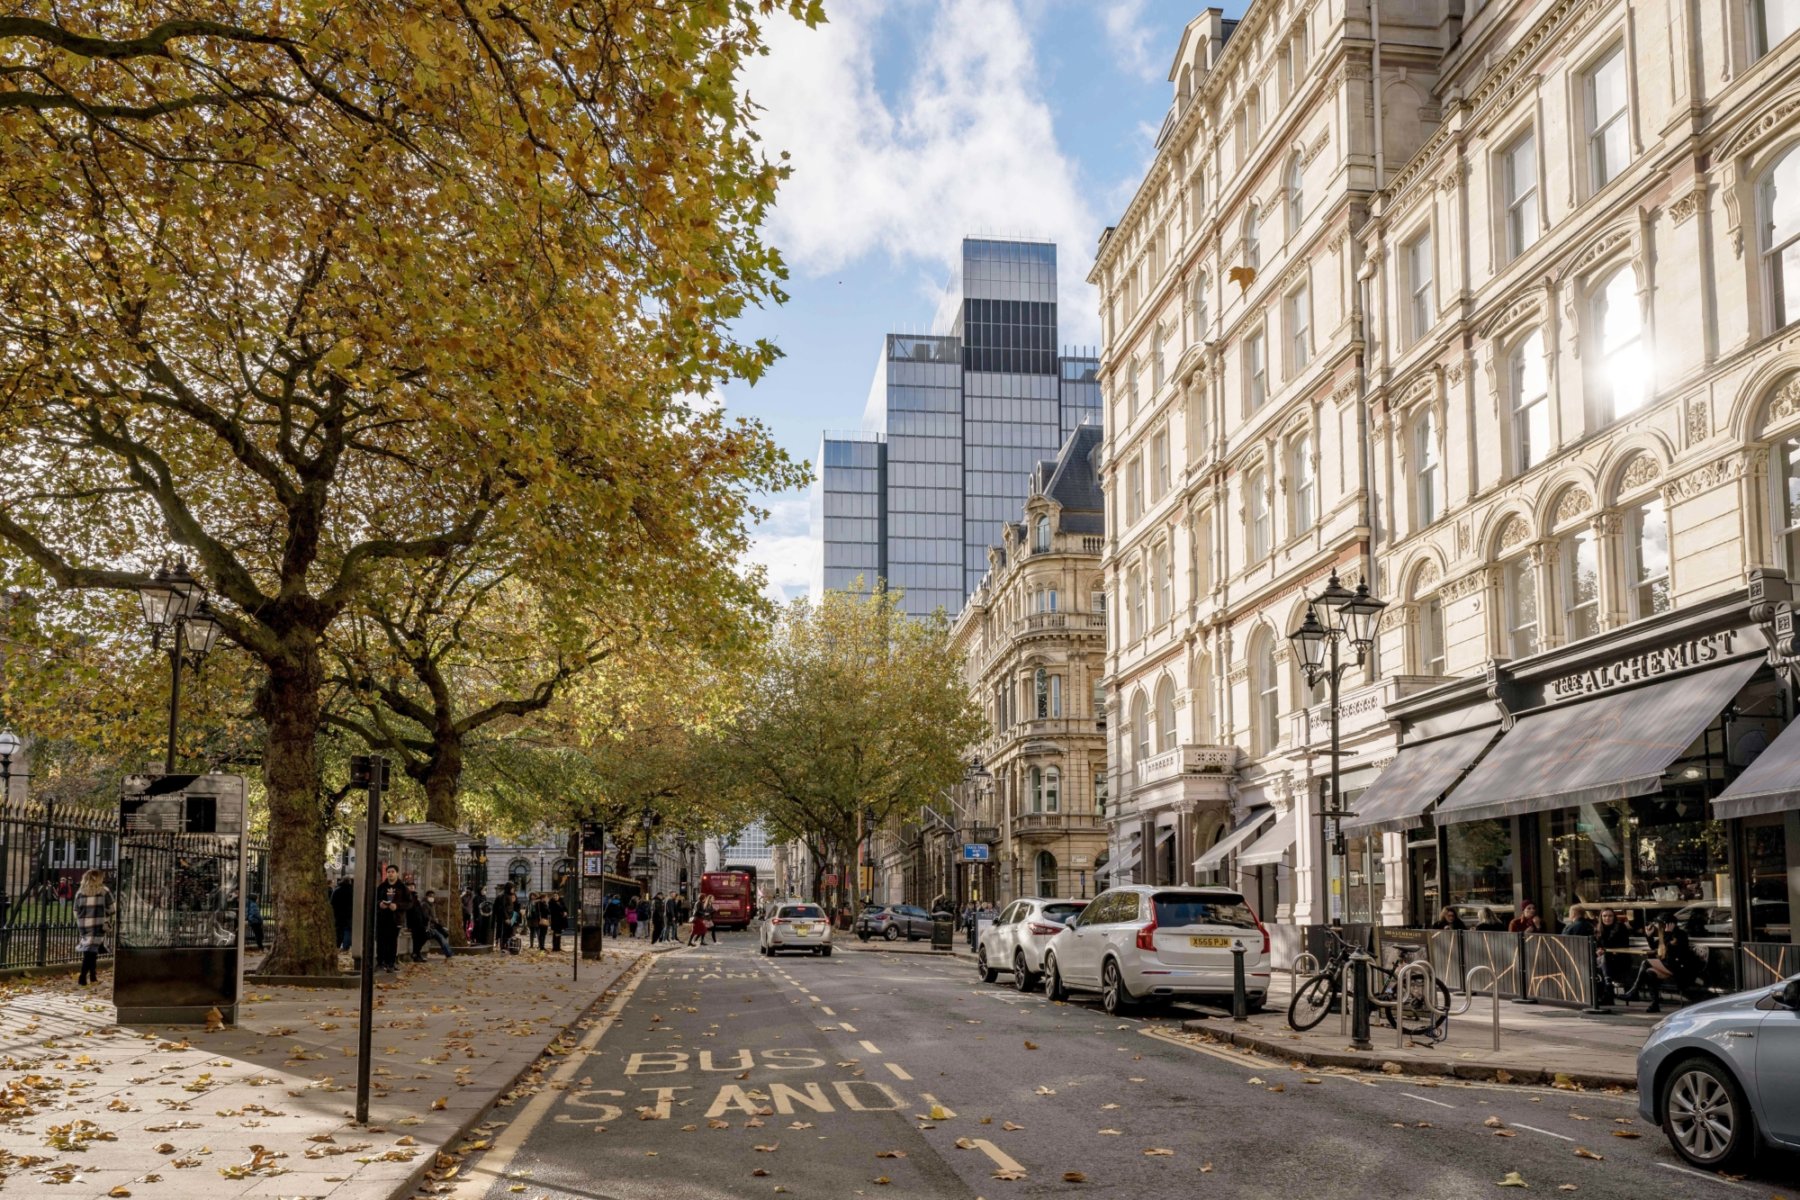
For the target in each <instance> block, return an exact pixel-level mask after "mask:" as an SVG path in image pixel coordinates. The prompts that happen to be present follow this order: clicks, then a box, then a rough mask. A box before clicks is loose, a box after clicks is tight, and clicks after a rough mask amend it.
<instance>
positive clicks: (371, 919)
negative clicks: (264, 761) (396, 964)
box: [350, 754, 387, 1125]
mask: <svg viewBox="0 0 1800 1200" xmlns="http://www.w3.org/2000/svg"><path fill="white" fill-rule="evenodd" d="M350 782H351V784H352V785H356V784H361V785H362V786H363V787H364V788H367V789H368V793H369V813H368V833H367V836H366V837H365V838H364V839H363V854H362V856H361V858H360V860H359V861H358V862H357V864H356V867H357V873H358V874H360V875H361V876H362V884H363V906H362V980H361V993H362V1003H361V1005H360V1011H359V1012H358V1013H357V1024H356V1123H357V1124H358V1125H367V1124H368V1123H369V1059H370V1049H371V1042H372V1039H373V1037H374V1032H375V1024H374V1022H375V860H376V859H377V858H378V857H380V855H379V854H377V852H376V849H375V848H376V847H377V846H378V845H379V844H380V841H381V793H382V791H383V790H384V789H385V788H386V787H387V759H386V758H385V757H383V756H382V755H379V754H356V755H352V756H351V758H350Z"/></svg>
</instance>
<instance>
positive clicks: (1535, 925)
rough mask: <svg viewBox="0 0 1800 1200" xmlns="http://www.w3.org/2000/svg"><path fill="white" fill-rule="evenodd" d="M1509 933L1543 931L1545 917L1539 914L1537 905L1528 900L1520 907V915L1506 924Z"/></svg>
mask: <svg viewBox="0 0 1800 1200" xmlns="http://www.w3.org/2000/svg"><path fill="white" fill-rule="evenodd" d="M1506 932H1508V933H1542V932H1544V918H1542V917H1540V916H1538V910H1537V905H1535V904H1533V903H1532V902H1531V901H1529V900H1527V901H1526V902H1525V903H1524V904H1523V905H1522V906H1520V908H1519V915H1518V916H1516V917H1514V918H1513V919H1512V920H1511V921H1508V922H1507V924H1506Z"/></svg>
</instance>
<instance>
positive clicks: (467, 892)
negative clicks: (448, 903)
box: [462, 887, 475, 938]
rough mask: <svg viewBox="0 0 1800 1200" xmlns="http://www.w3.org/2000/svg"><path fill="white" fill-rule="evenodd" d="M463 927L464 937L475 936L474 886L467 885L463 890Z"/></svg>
mask: <svg viewBox="0 0 1800 1200" xmlns="http://www.w3.org/2000/svg"><path fill="white" fill-rule="evenodd" d="M462 927H463V937H465V938H473V937H474V936H475V889H474V888H468V887H466V888H464V889H463V890H462Z"/></svg>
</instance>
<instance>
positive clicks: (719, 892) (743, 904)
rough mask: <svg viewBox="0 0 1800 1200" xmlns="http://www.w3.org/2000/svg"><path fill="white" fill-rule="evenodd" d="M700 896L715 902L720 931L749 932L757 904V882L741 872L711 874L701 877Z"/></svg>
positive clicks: (714, 909)
mask: <svg viewBox="0 0 1800 1200" xmlns="http://www.w3.org/2000/svg"><path fill="white" fill-rule="evenodd" d="M700 894H701V895H702V896H711V897H712V899H713V913H714V916H713V920H714V921H715V922H716V923H717V924H718V926H719V928H720V929H745V928H748V927H749V925H750V913H751V911H752V910H753V909H754V908H755V905H756V881H755V880H754V879H753V878H752V877H751V876H749V875H746V874H744V873H743V872H741V871H708V872H707V873H706V874H704V875H702V876H700Z"/></svg>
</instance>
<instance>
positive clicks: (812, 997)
mask: <svg viewBox="0 0 1800 1200" xmlns="http://www.w3.org/2000/svg"><path fill="white" fill-rule="evenodd" d="M800 990H801V991H803V992H804V991H805V990H806V989H805V988H801V989H800ZM806 998H807V999H808V1000H811V1001H812V1002H813V1003H814V1004H817V1003H818V1002H819V998H818V997H817V996H813V995H808V996H807V997H806Z"/></svg>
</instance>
